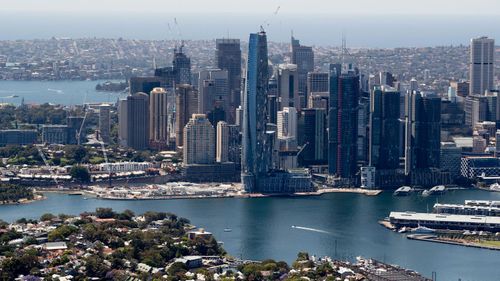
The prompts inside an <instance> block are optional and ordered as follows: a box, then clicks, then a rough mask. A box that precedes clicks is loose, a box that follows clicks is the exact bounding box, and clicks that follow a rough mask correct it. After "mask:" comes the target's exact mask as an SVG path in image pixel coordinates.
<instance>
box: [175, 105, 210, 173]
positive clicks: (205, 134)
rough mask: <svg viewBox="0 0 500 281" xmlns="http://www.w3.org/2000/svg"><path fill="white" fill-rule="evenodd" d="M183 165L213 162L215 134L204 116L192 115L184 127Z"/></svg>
mask: <svg viewBox="0 0 500 281" xmlns="http://www.w3.org/2000/svg"><path fill="white" fill-rule="evenodd" d="M183 134H184V138H183V141H184V144H183V155H184V165H190V164H213V163H214V162H215V132H214V127H213V126H212V124H210V121H208V119H207V116H206V115H205V114H193V115H192V117H191V119H189V122H188V123H187V124H186V126H185V127H184V131H183Z"/></svg>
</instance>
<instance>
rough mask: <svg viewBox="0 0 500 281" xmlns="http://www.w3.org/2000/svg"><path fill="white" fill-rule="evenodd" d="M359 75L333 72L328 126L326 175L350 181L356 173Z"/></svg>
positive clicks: (352, 72)
mask: <svg viewBox="0 0 500 281" xmlns="http://www.w3.org/2000/svg"><path fill="white" fill-rule="evenodd" d="M359 90H360V89H359V74H358V73H357V71H354V70H349V71H347V72H345V73H338V72H337V71H332V72H331V76H330V104H329V113H328V118H329V124H328V128H329V130H328V173H329V174H331V175H335V176H337V177H340V178H346V179H352V178H354V177H355V175H356V173H357V162H356V161H357V157H356V156H357V138H358V99H359Z"/></svg>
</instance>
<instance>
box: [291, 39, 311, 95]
mask: <svg viewBox="0 0 500 281" xmlns="http://www.w3.org/2000/svg"><path fill="white" fill-rule="evenodd" d="M291 49H292V50H291V51H292V63H293V64H295V65H297V71H298V79H299V81H298V82H299V83H298V86H299V95H300V96H301V98H302V101H303V104H305V101H306V94H307V73H308V72H312V71H313V70H314V52H313V49H312V47H308V46H303V45H300V41H299V40H297V39H295V38H294V37H293V36H292V44H291Z"/></svg>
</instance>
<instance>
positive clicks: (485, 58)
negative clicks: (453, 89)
mask: <svg viewBox="0 0 500 281" xmlns="http://www.w3.org/2000/svg"><path fill="white" fill-rule="evenodd" d="M494 63H495V40H493V39H491V38H488V37H479V38H473V39H471V42H470V60H469V71H470V74H469V75H470V77H469V78H470V88H469V94H470V95H472V94H476V95H484V93H485V92H486V91H489V90H492V89H493V82H494V81H493V71H494Z"/></svg>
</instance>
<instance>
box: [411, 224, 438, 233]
mask: <svg viewBox="0 0 500 281" xmlns="http://www.w3.org/2000/svg"><path fill="white" fill-rule="evenodd" d="M411 232H413V233H417V234H429V233H434V232H436V230H434V229H432V228H428V227H425V226H420V225H419V226H418V227H417V228H414V229H413V230H412V231H411Z"/></svg>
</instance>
